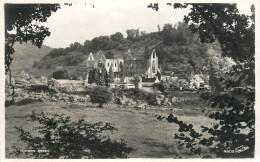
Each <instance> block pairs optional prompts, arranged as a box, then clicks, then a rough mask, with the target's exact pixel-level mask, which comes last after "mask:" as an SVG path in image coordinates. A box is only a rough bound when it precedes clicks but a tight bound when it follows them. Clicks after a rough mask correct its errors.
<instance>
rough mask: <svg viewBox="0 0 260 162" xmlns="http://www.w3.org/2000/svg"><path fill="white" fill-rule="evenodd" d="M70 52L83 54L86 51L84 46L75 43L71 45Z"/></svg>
mask: <svg viewBox="0 0 260 162" xmlns="http://www.w3.org/2000/svg"><path fill="white" fill-rule="evenodd" d="M69 48H70V51H77V52H83V51H84V46H83V45H82V44H80V43H79V42H75V43H72V44H70V47H69Z"/></svg>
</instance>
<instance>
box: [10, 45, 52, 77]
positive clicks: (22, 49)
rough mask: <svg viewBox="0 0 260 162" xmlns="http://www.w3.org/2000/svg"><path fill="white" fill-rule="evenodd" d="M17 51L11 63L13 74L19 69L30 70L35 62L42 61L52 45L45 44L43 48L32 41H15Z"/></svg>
mask: <svg viewBox="0 0 260 162" xmlns="http://www.w3.org/2000/svg"><path fill="white" fill-rule="evenodd" d="M14 50H15V53H14V54H13V55H12V56H13V62H12V64H11V70H12V72H13V74H16V73H17V72H19V71H26V72H30V71H31V70H32V69H31V68H32V65H33V63H34V62H38V61H40V60H41V59H42V58H43V57H44V56H46V55H47V54H48V53H49V52H50V51H51V50H52V48H51V47H48V46H45V45H43V46H42V47H41V48H38V47H36V46H33V45H32V44H31V43H29V42H28V43H23V44H20V43H15V44H14Z"/></svg>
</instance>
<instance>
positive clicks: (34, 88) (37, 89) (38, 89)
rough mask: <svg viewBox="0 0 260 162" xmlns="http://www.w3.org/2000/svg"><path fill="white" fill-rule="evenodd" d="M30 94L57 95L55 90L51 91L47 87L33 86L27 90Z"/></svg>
mask: <svg viewBox="0 0 260 162" xmlns="http://www.w3.org/2000/svg"><path fill="white" fill-rule="evenodd" d="M26 90H27V91H28V92H35V93H41V92H44V93H50V94H55V93H57V92H56V91H55V90H53V89H50V88H49V87H48V86H46V85H31V86H30V87H28V88H26Z"/></svg>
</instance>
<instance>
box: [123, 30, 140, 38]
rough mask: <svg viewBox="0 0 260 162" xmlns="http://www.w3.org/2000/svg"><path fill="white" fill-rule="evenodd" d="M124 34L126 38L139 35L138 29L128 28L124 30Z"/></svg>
mask: <svg viewBox="0 0 260 162" xmlns="http://www.w3.org/2000/svg"><path fill="white" fill-rule="evenodd" d="M126 34H127V38H128V39H133V38H136V37H139V29H128V30H126Z"/></svg>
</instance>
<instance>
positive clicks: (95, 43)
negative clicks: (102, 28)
mask: <svg viewBox="0 0 260 162" xmlns="http://www.w3.org/2000/svg"><path fill="white" fill-rule="evenodd" d="M91 42H92V49H94V50H110V49H112V48H114V41H113V40H112V39H110V38H109V37H108V36H99V37H95V38H94V39H93V40H92V41H91Z"/></svg>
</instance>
